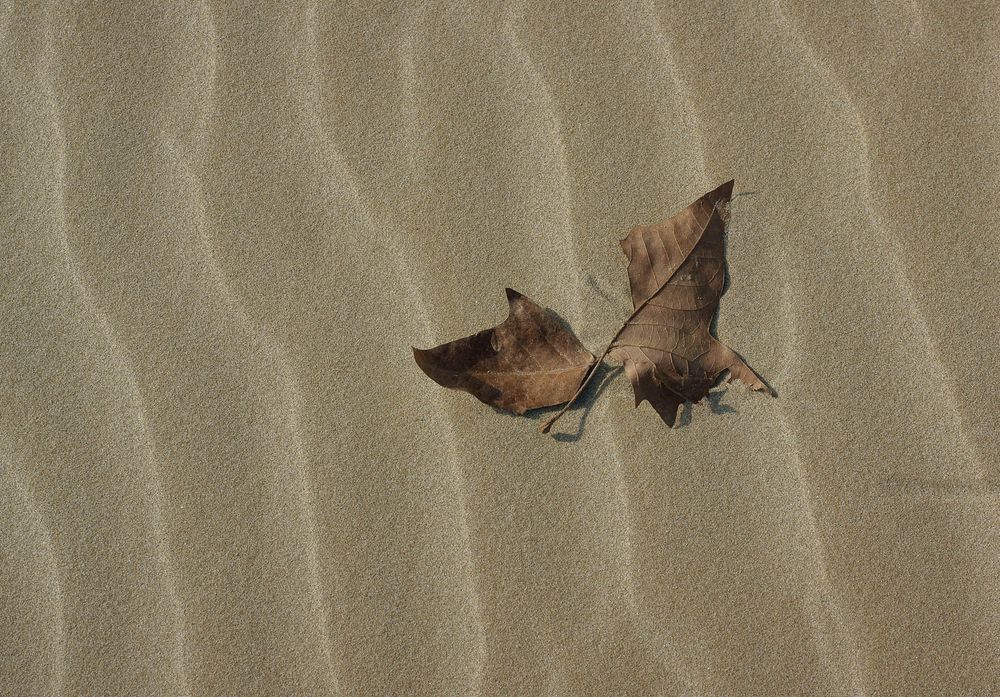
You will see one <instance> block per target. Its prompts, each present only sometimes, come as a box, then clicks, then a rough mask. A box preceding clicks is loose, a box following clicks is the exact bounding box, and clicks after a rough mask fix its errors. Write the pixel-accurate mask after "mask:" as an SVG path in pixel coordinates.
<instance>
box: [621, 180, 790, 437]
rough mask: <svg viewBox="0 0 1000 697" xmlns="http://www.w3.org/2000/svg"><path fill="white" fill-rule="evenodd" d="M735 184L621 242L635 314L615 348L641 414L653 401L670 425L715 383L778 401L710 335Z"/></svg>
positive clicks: (721, 282) (638, 229)
mask: <svg viewBox="0 0 1000 697" xmlns="http://www.w3.org/2000/svg"><path fill="white" fill-rule="evenodd" d="M732 192H733V182H732V181H728V182H726V183H725V184H723V185H722V186H720V187H719V188H717V189H715V190H714V191H711V192H709V193H707V194H705V195H704V196H702V197H701V198H699V199H698V200H697V201H695V202H694V203H692V204H691V205H690V206H688V207H687V208H685V209H684V210H682V211H681V212H680V213H678V214H677V215H675V216H673V217H672V218H670V219H668V220H665V221H663V222H662V223H660V224H658V225H639V226H637V227H636V228H634V229H633V230H632V231H631V232H630V233H629V234H628V236H627V237H625V239H623V240H622V241H621V246H622V250H624V252H625V255H626V256H627V257H628V260H629V264H628V277H629V285H630V286H631V289H632V305H633V307H634V308H635V311H634V312H633V314H632V317H630V318H629V319H628V321H627V322H626V323H625V326H624V327H623V328H622V330H621V332H619V334H618V336H617V337H616V338H615V340H614V341H613V342H612V343H611V348H610V351H609V355H610V356H611V357H612V358H615V359H617V360H620V361H622V363H623V364H624V366H625V372H626V374H627V375H628V377H629V380H630V381H631V382H632V388H633V391H634V392H635V400H636V406H638V405H639V404H641V403H642V402H643V401H648V402H649V403H650V404H651V405H652V406H653V408H654V409H656V411H657V412H658V413H659V415H660V417H661V418H662V419H663V420H664V421H665V422H666V423H667V424H669V425H673V423H674V419H675V418H676V415H677V408H678V407H679V406H680V405H681V404H683V403H684V402H685V401H691V402H697V401H699V400H701V399H702V398H703V397H704V396H705V395H706V394H708V391H709V389H710V388H711V387H712V385H714V384H715V381H716V380H717V378H718V376H719V375H720V374H721V373H722V372H724V371H727V370H728V371H729V381H730V382H732V381H733V380H740V381H742V382H743V383H745V384H746V385H747V386H748V387H750V388H751V389H753V390H760V391H762V392H767V393H769V394H774V393H773V391H772V390H771V388H770V387H768V386H767V385H766V384H765V383H764V381H763V380H762V379H761V378H760V377H759V376H758V375H757V374H756V373H754V371H753V370H751V369H750V367H749V366H748V365H747V364H746V363H745V362H744V360H743V359H742V358H741V357H740V356H739V355H738V354H737V353H736V352H735V351H733V350H732V349H730V348H729V347H728V346H726V345H725V344H723V343H722V342H720V341H719V340H718V339H716V338H715V337H713V336H712V335H711V332H710V327H711V323H712V318H713V317H714V316H715V313H716V312H717V311H718V309H719V298H720V297H721V296H722V291H723V288H724V284H725V277H726V270H725V247H724V241H723V233H724V231H725V219H726V215H727V211H728V204H729V200H730V198H731V197H732Z"/></svg>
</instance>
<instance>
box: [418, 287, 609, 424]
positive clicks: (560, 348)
mask: <svg viewBox="0 0 1000 697" xmlns="http://www.w3.org/2000/svg"><path fill="white" fill-rule="evenodd" d="M507 303H508V304H509V305H510V314H509V315H508V316H507V319H506V320H504V321H503V323H502V324H499V325H497V326H496V327H493V328H492V329H485V330H483V331H481V332H479V333H478V334H473V335H472V336H467V337H465V338H463V339H457V340H455V341H452V342H449V343H447V344H441V345H440V346H436V347H434V348H432V349H426V350H421V349H416V348H415V349H413V357H414V359H416V361H417V365H419V366H420V368H421V369H422V370H423V371H424V372H425V373H427V375H428V376H429V377H430V378H431V379H432V380H434V381H435V382H436V383H438V384H439V385H443V386H444V387H450V388H452V389H456V390H465V391H466V392H469V393H470V394H472V395H474V396H475V397H476V398H477V399H479V400H480V401H482V402H485V403H486V404H492V405H493V406H495V407H499V408H500V409H504V410H506V411H512V412H514V413H515V414H523V413H524V412H525V411H527V410H528V409H536V408H538V407H550V406H553V405H555V404H561V403H562V402H565V401H567V400H569V399H570V398H571V397H573V396H574V393H575V392H576V389H577V387H579V385H580V383H581V382H582V381H583V379H584V377H585V376H586V375H587V372H588V371H589V370H590V368H591V366H593V365H594V355H593V354H592V353H590V352H589V351H588V350H587V349H586V348H584V346H583V344H581V343H580V341H579V340H578V339H577V338H576V337H575V336H574V335H573V333H572V332H570V331H569V330H568V329H566V328H565V327H563V326H562V325H561V324H560V323H559V322H558V321H557V320H556V319H554V318H553V317H551V316H550V315H548V314H547V313H546V312H545V311H544V310H542V308H540V307H539V306H538V305H536V304H535V303H534V302H532V301H531V300H530V299H529V298H526V297H525V296H523V295H521V294H520V293H518V292H517V291H516V290H511V289H510V288H508V289H507Z"/></svg>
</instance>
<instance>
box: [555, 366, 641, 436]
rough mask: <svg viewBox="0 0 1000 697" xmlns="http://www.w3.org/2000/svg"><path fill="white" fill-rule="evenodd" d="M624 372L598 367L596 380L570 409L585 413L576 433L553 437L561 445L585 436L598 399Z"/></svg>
mask: <svg viewBox="0 0 1000 697" xmlns="http://www.w3.org/2000/svg"><path fill="white" fill-rule="evenodd" d="M622 371H624V368H623V367H622V366H609V365H608V364H607V363H601V364H600V365H599V366H597V374H596V375H595V376H594V379H593V380H591V382H590V384H589V385H587V389H585V390H584V391H583V394H581V395H580V397H579V398H578V399H577V400H576V402H575V403H574V405H573V407H572V408H571V409H570V413H572V412H574V411H580V410H582V411H583V413H582V414H581V416H580V421H579V422H578V423H577V425H576V431H575V432H573V433H553V434H552V437H553V438H554V439H555V440H557V441H559V442H560V443H575V442H576V441H578V440H580V437H581V436H582V435H583V429H584V427H585V426H586V425H587V417H588V416H590V408H591V407H592V406H593V405H594V402H596V401H597V398H598V397H600V396H601V393H602V392H604V390H605V388H607V386H608V385H610V384H611V381H612V380H614V378H615V377H617V376H618V374H619V373H621V372H622ZM554 410H555V407H553V408H552V409H547V410H544V411H543V410H537V411H538V415H539V416H545V415H547V414H548V413H550V412H551V411H554Z"/></svg>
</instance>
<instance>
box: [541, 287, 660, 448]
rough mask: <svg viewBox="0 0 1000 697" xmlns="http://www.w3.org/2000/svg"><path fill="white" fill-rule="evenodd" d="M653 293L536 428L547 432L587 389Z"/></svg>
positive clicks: (633, 312)
mask: <svg viewBox="0 0 1000 697" xmlns="http://www.w3.org/2000/svg"><path fill="white" fill-rule="evenodd" d="M664 285H666V284H665V283H664ZM660 288H661V289H662V288H663V286H660ZM659 292H660V291H659V290H657V291H656V293H659ZM656 293H653V295H656ZM653 295H650V296H649V297H648V298H646V299H645V300H643V301H642V302H641V303H639V306H638V307H637V308H635V309H634V310H632V314H631V315H629V317H628V319H627V320H625V322H624V323H623V324H622V326H621V327H620V328H619V329H618V331H617V332H616V333H615V335H614V337H612V339H611V343H609V344H608V347H607V348H606V349H604V353H602V354H601V357H600V358H598V359H597V360H596V361H594V367H593V368H591V369H590V372H589V373H587V377H586V378H584V380H583V382H582V383H581V384H580V389H578V390H577V391H576V394H575V395H573V396H572V397H571V398H570V400H569V401H568V402H566V404H564V405H563V408H562V409H560V410H559V411H557V412H556V413H555V414H553V415H552V416H550V417H549V418H547V419H546V420H545V421H543V422H542V425H541V426H539V428H538V430H540V431H541V432H542V433H548V432H549V429H551V428H552V424H554V423H555V422H556V421H558V420H559V417H561V416H562V415H563V414H565V413H566V412H567V411H569V408H570V407H571V406H573V402H575V401H576V399H577V397H579V396H580V395H581V394H582V393H583V391H584V390H585V389H587V385H588V384H590V381H591V380H592V379H593V378H594V375H596V374H597V369H598V368H600V367H601V363H603V362H604V359H605V357H607V355H608V353H609V352H610V351H611V349H613V348H614V347H615V342H616V341H618V337H620V336H621V335H622V332H623V331H625V327H627V326H628V325H629V323H630V322H631V321H632V320H634V319H635V316H636V315H637V314H639V311H640V310H642V308H644V307H646V303H648V302H649V301H650V300H652V299H653Z"/></svg>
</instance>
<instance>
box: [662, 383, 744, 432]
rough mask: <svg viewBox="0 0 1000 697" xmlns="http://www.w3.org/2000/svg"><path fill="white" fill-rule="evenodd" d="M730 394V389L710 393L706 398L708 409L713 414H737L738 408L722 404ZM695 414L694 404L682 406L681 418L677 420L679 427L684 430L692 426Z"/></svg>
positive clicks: (685, 403)
mask: <svg viewBox="0 0 1000 697" xmlns="http://www.w3.org/2000/svg"><path fill="white" fill-rule="evenodd" d="M728 392H729V390H728V389H724V390H715V391H713V392H709V393H708V396H707V398H706V399H707V400H708V408H709V409H711V410H712V413H713V414H736V413H737V410H736V407H734V406H732V405H731V404H723V403H722V399H723V398H724V397H725V396H726V393H728ZM693 413H694V403H693V402H684V404H683V405H681V414H680V417H679V418H678V419H677V427H678V428H683V427H684V426H690V425H691V418H692V416H693Z"/></svg>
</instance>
